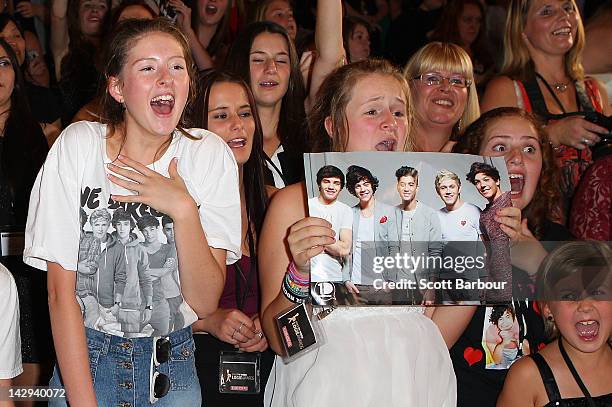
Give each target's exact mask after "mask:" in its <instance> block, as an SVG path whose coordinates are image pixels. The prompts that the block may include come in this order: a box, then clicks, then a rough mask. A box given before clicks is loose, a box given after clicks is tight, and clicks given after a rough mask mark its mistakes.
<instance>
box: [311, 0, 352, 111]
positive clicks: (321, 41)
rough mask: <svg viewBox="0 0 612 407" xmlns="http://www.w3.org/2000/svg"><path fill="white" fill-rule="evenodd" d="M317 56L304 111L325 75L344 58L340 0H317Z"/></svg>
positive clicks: (312, 100) (312, 101)
mask: <svg viewBox="0 0 612 407" xmlns="http://www.w3.org/2000/svg"><path fill="white" fill-rule="evenodd" d="M315 43H316V46H317V56H316V58H315V62H314V66H313V68H312V80H311V82H310V89H309V90H308V97H307V98H306V101H305V104H304V107H305V108H306V111H307V112H308V111H310V108H311V107H312V105H313V104H314V100H315V96H316V94H317V91H318V90H319V87H320V86H321V83H323V80H324V79H325V77H326V76H327V75H329V74H330V73H331V72H332V71H333V70H334V69H336V68H337V67H338V66H340V64H341V63H342V61H343V59H344V47H343V45H342V1H341V0H318V1H317V25H316V31H315Z"/></svg>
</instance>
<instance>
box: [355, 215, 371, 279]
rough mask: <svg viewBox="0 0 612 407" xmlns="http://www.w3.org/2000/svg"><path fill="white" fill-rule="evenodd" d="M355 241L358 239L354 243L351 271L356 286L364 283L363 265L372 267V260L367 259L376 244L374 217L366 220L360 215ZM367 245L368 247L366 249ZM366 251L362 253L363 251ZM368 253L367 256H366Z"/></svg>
mask: <svg viewBox="0 0 612 407" xmlns="http://www.w3.org/2000/svg"><path fill="white" fill-rule="evenodd" d="M353 239H357V240H355V242H354V245H353V247H354V248H355V249H354V251H353V256H352V259H353V269H352V270H351V281H352V282H353V283H355V284H361V283H362V278H361V277H362V276H361V268H362V265H363V264H365V265H369V266H371V265H372V259H370V258H366V257H368V254H371V252H372V247H371V246H372V245H373V243H374V240H375V239H374V216H370V217H369V218H365V217H363V216H361V214H360V215H359V233H358V234H357V236H353ZM366 245H367V247H366ZM362 248H363V249H365V251H362V250H361V249H362ZM366 253H367V254H366Z"/></svg>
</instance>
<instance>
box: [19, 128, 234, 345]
mask: <svg viewBox="0 0 612 407" xmlns="http://www.w3.org/2000/svg"><path fill="white" fill-rule="evenodd" d="M106 129H107V127H106V125H103V124H100V123H92V122H79V123H75V124H72V125H70V126H68V127H67V128H66V129H65V130H64V132H63V133H62V135H61V136H60V138H59V139H58V140H57V141H56V143H55V144H54V145H53V147H52V148H51V150H50V151H49V155H48V156H47V160H46V161H45V164H44V165H43V167H42V169H41V170H40V172H39V174H38V177H37V179H36V182H35V183H34V187H33V188H32V194H31V196H30V206H29V212H28V220H27V224H26V237H25V240H26V243H25V251H24V261H25V262H26V263H27V264H29V265H31V266H33V267H36V268H39V269H41V270H46V269H47V263H46V262H55V263H58V264H59V265H61V266H62V267H63V268H64V269H66V270H73V271H76V272H77V281H76V294H77V301H78V302H79V305H80V306H81V311H82V312H83V319H84V322H85V326H87V327H89V328H92V329H96V330H99V331H102V332H105V333H110V334H114V335H118V336H129V337H138V336H153V335H155V336H162V335H167V334H168V333H170V332H173V331H176V330H179V329H181V328H183V327H186V326H189V325H191V324H192V323H193V322H194V321H195V320H196V319H197V316H196V314H195V312H194V311H193V310H192V309H191V308H190V307H189V305H188V304H187V303H186V302H184V301H183V302H182V304H181V305H180V307H178V310H177V309H176V308H177V307H170V306H169V304H168V302H167V298H170V297H172V294H171V293H165V292H164V288H163V286H164V285H163V284H162V282H161V279H162V278H163V277H164V276H168V275H172V276H173V277H174V278H175V279H176V280H177V283H178V284H180V279H179V271H178V259H177V258H175V257H177V256H176V249H175V248H174V249H173V250H170V249H169V248H168V246H169V245H167V244H166V243H168V240H167V238H166V236H165V235H164V233H163V227H162V223H163V222H164V220H166V221H167V216H166V215H164V214H163V213H160V212H158V211H156V210H155V209H153V208H150V207H149V206H147V205H145V204H140V203H128V204H122V203H119V202H115V201H114V200H113V199H112V198H111V194H116V195H133V192H132V191H129V190H126V189H124V188H122V187H119V186H117V185H116V184H113V183H111V182H110V181H109V180H108V178H107V174H108V173H109V170H108V169H107V168H106V165H105V164H106V163H109V162H111V160H110V159H109V158H108V157H107V154H106ZM188 132H189V133H190V134H191V135H192V136H194V137H196V138H197V140H191V139H189V138H187V137H185V136H184V135H182V134H181V133H180V132H178V131H176V132H175V133H174V135H173V140H172V142H171V143H170V145H169V147H168V149H167V150H166V152H165V153H164V154H163V156H162V157H161V158H160V159H159V160H158V161H156V162H154V163H153V164H151V165H149V166H148V167H149V168H151V169H153V170H155V171H157V172H158V173H160V174H162V175H164V176H168V166H169V164H170V161H171V159H172V158H174V157H177V158H178V159H179V160H178V171H179V174H180V175H181V177H182V178H183V180H184V181H185V184H186V186H187V189H188V190H189V193H190V194H191V196H192V197H193V199H194V200H195V202H196V204H197V205H198V208H199V213H200V221H201V223H202V228H203V229H204V232H205V234H206V238H207V241H208V244H209V246H211V247H213V248H218V249H224V250H227V259H226V262H227V264H231V263H233V262H235V261H236V260H238V259H239V258H240V237H241V220H240V196H239V193H238V169H237V166H236V161H235V159H234V155H233V154H232V152H231V150H230V149H229V147H228V146H227V144H226V143H224V142H223V140H221V139H220V138H219V137H218V136H216V135H214V134H213V133H210V132H208V131H206V130H202V129H190V130H188ZM120 208H121V210H119V209H120ZM115 213H117V220H119V216H118V215H119V214H123V215H124V216H127V217H128V218H129V219H130V220H131V222H132V226H133V225H136V226H135V227H133V228H132V229H131V230H130V232H131V234H132V235H133V237H132V239H130V241H129V242H128V241H126V242H125V243H122V240H120V239H119V236H118V231H117V230H116V229H115V224H116V223H115V222H113V221H112V217H113V215H115ZM145 230H146V232H147V233H146V236H147V239H145V235H144V234H143V232H145ZM160 243H161V247H160V249H159V250H154V249H153V248H156V247H157V246H159V244H160ZM115 304H117V305H119V308H120V309H119V311H118V312H117V310H116V309H115V310H113V311H114V312H111V308H113V307H114V305H115ZM150 305H152V307H153V310H152V316H151V319H150V322H148V323H144V324H141V323H140V322H139V321H140V320H139V318H140V317H141V313H142V312H143V310H144V308H145V306H150ZM114 308H116V307H114ZM177 312H180V313H181V314H182V315H181V316H182V318H180V316H177ZM176 321H181V322H182V326H177V325H181V324H175V322H176Z"/></svg>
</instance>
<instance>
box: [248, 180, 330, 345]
mask: <svg viewBox="0 0 612 407" xmlns="http://www.w3.org/2000/svg"><path fill="white" fill-rule="evenodd" d="M305 197H306V189H305V187H304V184H295V185H290V186H288V187H286V188H283V189H282V190H280V191H279V192H277V193H276V194H275V195H274V198H273V199H272V201H271V203H270V206H269V207H268V212H267V214H266V219H265V221H264V225H263V229H262V231H261V236H260V239H259V248H258V250H257V252H258V253H259V255H258V258H259V283H260V284H259V285H260V287H261V310H262V311H261V315H262V318H261V320H262V328H263V330H264V332H265V334H266V337H267V338H268V343H269V344H270V347H271V348H272V350H274V352H276V353H277V354H279V355H282V354H283V353H284V350H283V346H282V344H281V342H280V340H279V337H278V330H277V326H276V323H275V317H276V316H277V315H278V314H279V313H281V312H282V311H285V310H286V309H288V308H290V307H292V306H293V305H295V304H293V303H292V302H291V301H289V300H288V299H287V298H286V297H285V296H284V295H283V294H282V292H281V284H282V281H283V278H284V276H285V272H286V271H287V266H288V265H289V262H290V261H292V260H293V261H294V262H295V264H296V266H297V269H298V272H299V273H300V274H301V275H302V276H303V277H304V278H308V279H309V278H310V273H309V268H310V259H311V258H312V257H314V256H316V255H317V254H320V253H322V252H323V249H324V246H323V245H324V244H331V243H333V241H334V239H333V237H332V236H333V230H332V229H331V225H330V224H329V223H328V222H326V221H325V220H323V219H320V218H304V217H305V216H306V212H307V210H306V206H307V205H306V202H305Z"/></svg>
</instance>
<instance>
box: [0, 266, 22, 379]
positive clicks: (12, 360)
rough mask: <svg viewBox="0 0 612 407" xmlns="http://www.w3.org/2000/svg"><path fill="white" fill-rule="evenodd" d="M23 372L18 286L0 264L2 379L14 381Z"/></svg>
mask: <svg viewBox="0 0 612 407" xmlns="http://www.w3.org/2000/svg"><path fill="white" fill-rule="evenodd" d="M21 372H23V367H22V365H21V338H20V336H19V299H18V297H17V286H16V285H15V280H14V279H13V276H12V275H11V273H10V272H9V271H8V270H7V269H6V267H4V266H3V265H2V264H0V379H12V378H13V377H16V376H19V375H20V374H21Z"/></svg>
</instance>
